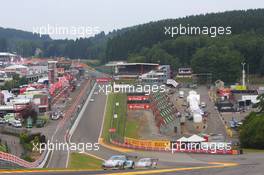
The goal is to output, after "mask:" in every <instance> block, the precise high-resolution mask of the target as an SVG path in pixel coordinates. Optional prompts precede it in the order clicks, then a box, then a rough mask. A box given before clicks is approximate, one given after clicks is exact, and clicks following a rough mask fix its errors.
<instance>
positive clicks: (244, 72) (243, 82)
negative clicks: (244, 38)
mask: <svg viewBox="0 0 264 175" xmlns="http://www.w3.org/2000/svg"><path fill="white" fill-rule="evenodd" d="M241 65H242V67H243V69H242V86H243V87H245V86H246V71H245V65H246V63H245V62H243V63H241Z"/></svg>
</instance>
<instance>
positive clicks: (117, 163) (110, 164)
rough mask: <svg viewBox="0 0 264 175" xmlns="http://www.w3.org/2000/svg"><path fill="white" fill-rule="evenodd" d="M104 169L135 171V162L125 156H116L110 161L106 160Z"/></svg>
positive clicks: (103, 165)
mask: <svg viewBox="0 0 264 175" xmlns="http://www.w3.org/2000/svg"><path fill="white" fill-rule="evenodd" d="M102 168H103V169H104V170H106V169H134V168H135V162H134V161H133V160H129V159H128V157H127V156H125V155H116V156H112V157H110V159H108V160H106V161H105V162H104V163H103V164H102Z"/></svg>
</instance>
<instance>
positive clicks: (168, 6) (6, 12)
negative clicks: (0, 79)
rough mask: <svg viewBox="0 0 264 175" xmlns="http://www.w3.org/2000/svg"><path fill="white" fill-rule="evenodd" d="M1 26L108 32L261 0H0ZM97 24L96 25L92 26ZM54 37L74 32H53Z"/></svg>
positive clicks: (259, 3)
mask: <svg viewBox="0 0 264 175" xmlns="http://www.w3.org/2000/svg"><path fill="white" fill-rule="evenodd" d="M0 7H1V11H0V26H1V27H8V28H16V29H22V30H27V31H33V29H35V30H36V29H38V27H43V26H44V27H46V28H47V26H48V25H49V26H50V27H54V26H57V27H60V26H61V27H68V29H69V30H72V29H71V27H76V28H77V27H86V28H88V29H87V30H89V31H88V33H89V32H91V31H94V32H96V31H97V29H99V30H100V31H106V32H109V31H111V30H113V29H120V28H123V27H128V26H132V25H136V24H142V23H146V22H149V21H156V20H160V19H165V18H178V17H184V16H187V15H196V14H201V13H208V12H222V11H227V10H235V9H250V8H264V1H261V0H181V1H179V0H8V1H6V0H5V1H4V0H2V1H1V2H0ZM95 27H96V28H95ZM51 37H53V38H65V37H69V38H75V37H78V36H77V35H74V34H71V35H68V36H67V35H64V34H52V35H51Z"/></svg>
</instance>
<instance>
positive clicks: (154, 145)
mask: <svg viewBox="0 0 264 175" xmlns="http://www.w3.org/2000/svg"><path fill="white" fill-rule="evenodd" d="M124 141H125V144H127V145H131V146H135V147H141V148H151V149H156V150H166V148H168V146H169V145H170V141H165V140H140V139H133V138H128V137H125V140H124Z"/></svg>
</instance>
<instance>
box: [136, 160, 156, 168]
mask: <svg viewBox="0 0 264 175" xmlns="http://www.w3.org/2000/svg"><path fill="white" fill-rule="evenodd" d="M157 165H158V159H153V158H142V159H139V161H138V162H136V167H137V168H157Z"/></svg>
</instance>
